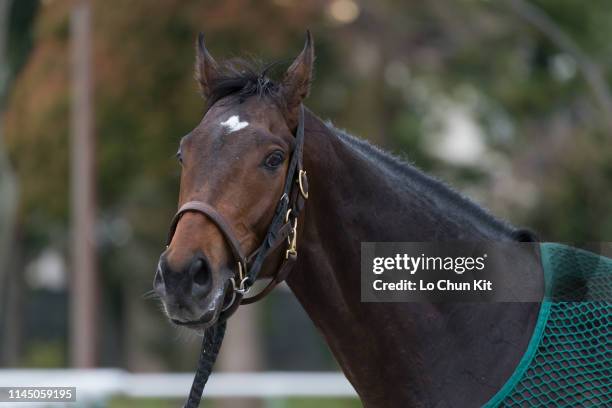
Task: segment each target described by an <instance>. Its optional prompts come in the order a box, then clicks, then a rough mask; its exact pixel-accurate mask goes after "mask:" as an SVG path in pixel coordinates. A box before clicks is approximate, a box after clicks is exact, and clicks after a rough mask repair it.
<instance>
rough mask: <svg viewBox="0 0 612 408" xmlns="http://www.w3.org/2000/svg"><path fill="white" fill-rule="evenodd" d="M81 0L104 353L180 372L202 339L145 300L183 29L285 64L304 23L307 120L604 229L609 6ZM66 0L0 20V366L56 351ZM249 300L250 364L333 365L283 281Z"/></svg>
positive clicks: (187, 97) (610, 221) (544, 222)
mask: <svg viewBox="0 0 612 408" xmlns="http://www.w3.org/2000/svg"><path fill="white" fill-rule="evenodd" d="M93 5H94V8H93V30H94V45H93V59H94V67H95V68H94V77H95V133H96V137H97V147H96V157H97V163H96V167H97V172H98V183H97V190H98V191H97V193H98V208H99V209H98V222H97V225H98V228H97V237H98V252H99V259H100V265H99V270H100V276H101V279H102V288H101V291H102V293H103V298H102V308H103V314H102V316H101V324H102V327H103V330H102V332H103V339H102V341H101V357H100V363H101V365H109V366H119V367H126V368H129V369H132V370H140V371H142V370H191V369H192V368H193V366H194V358H195V356H196V355H197V347H198V344H197V341H189V340H185V339H183V338H179V339H177V338H176V335H175V334H173V333H174V330H172V329H170V328H169V326H168V324H167V323H165V321H164V318H163V316H162V313H160V312H159V310H158V306H157V304H156V303H155V302H153V301H148V300H144V299H143V298H142V294H143V293H144V292H146V291H147V290H148V289H149V288H150V287H151V281H152V278H153V272H154V268H155V265H156V262H157V257H158V255H159V253H160V251H161V249H162V245H163V240H164V237H165V234H166V229H167V227H168V223H169V221H170V218H171V215H172V214H173V212H174V210H175V208H176V200H177V192H178V175H179V167H178V166H177V164H176V163H175V159H174V153H175V151H176V149H177V143H178V141H179V139H180V137H181V136H183V135H184V134H186V133H187V132H189V131H190V130H191V129H192V128H193V127H194V126H195V125H196V124H197V123H198V122H199V120H200V118H201V114H202V110H203V102H202V100H201V99H200V96H199V95H198V93H197V88H196V84H195V81H194V80H193V75H192V67H193V60H194V46H193V44H194V40H195V37H196V34H197V32H198V31H203V32H205V33H206V36H207V43H208V46H209V49H210V50H211V52H212V54H213V55H214V56H215V57H216V58H218V59H219V58H225V57H232V56H244V55H255V56H256V57H257V58H261V59H262V60H263V61H276V60H280V61H290V60H291V59H292V58H293V57H294V56H295V55H297V53H298V52H299V50H300V49H301V46H302V41H303V35H304V31H305V29H306V28H310V29H311V30H312V31H313V33H314V36H315V43H316V53H317V62H316V80H315V83H314V85H313V89H312V93H311V97H310V98H309V100H308V101H307V104H308V105H309V107H310V108H311V109H312V110H313V111H315V112H317V113H318V114H319V116H321V117H322V118H324V119H328V118H329V119H331V120H333V122H334V124H335V125H336V126H338V127H341V128H345V129H347V130H348V131H349V132H351V133H353V134H355V135H357V136H360V137H364V138H367V139H369V140H371V141H373V142H374V143H376V144H379V145H382V146H384V147H385V148H387V149H389V150H391V151H393V152H395V153H398V154H400V155H401V156H403V157H405V158H406V159H407V160H409V161H411V162H413V163H414V164H416V165H417V166H418V167H420V168H422V169H424V170H426V171H428V172H431V173H433V174H434V175H436V176H438V177H440V178H442V179H445V180H448V181H449V182H450V183H451V184H453V185H455V186H456V187H457V188H458V189H459V190H461V191H463V192H465V193H466V194H467V195H469V196H471V197H473V198H474V199H475V200H476V201H478V202H480V203H481V204H483V205H484V206H487V207H489V208H491V209H492V211H493V212H494V213H495V214H497V215H499V216H501V217H504V218H506V219H508V220H509V221H511V222H512V223H513V224H515V225H525V226H529V227H531V228H532V229H534V230H535V231H537V232H538V234H539V235H540V237H541V238H542V239H544V240H554V241H569V242H576V241H606V240H610V237H611V236H612V211H610V209H611V205H610V203H612V188H611V186H612V148H611V147H612V143H611V141H612V104H611V102H610V101H611V98H610V83H611V82H610V81H611V80H612V47H611V46H610V44H611V42H610V38H612V3H611V2H609V1H606V0H591V1H589V2H588V3H585V2H580V1H575V0H574V1H572V0H538V1H530V2H527V1H524V0H504V1H484V0H456V1H448V0H429V1H426V2H423V1H398V0H380V1H376V2H374V1H369V2H366V1H355V0H313V1H307V2H304V1H297V0H274V1H254V0H225V1H195V0H185V1H178V0H164V1H154V2H153V1H144V0H132V1H129V2H126V1H100V0H97V1H94V2H93ZM71 7H72V2H71V1H69V0H45V1H40V2H37V1H35V0H28V1H15V2H14V3H13V6H12V8H13V10H12V12H11V15H10V21H9V33H10V37H9V47H8V55H9V59H10V62H11V63H10V66H11V72H12V74H11V76H12V85H11V86H10V93H9V94H8V96H7V98H8V99H7V101H6V103H5V104H4V105H3V106H4V113H3V122H4V127H3V129H4V132H3V134H2V135H1V136H2V137H3V141H4V144H5V145H6V147H7V149H8V153H9V158H10V163H11V165H12V167H13V171H14V173H15V175H16V180H17V181H18V186H19V191H20V199H19V205H18V216H17V221H16V227H15V228H12V230H11V234H12V236H13V237H14V238H13V239H12V242H13V246H12V247H11V249H10V253H11V254H12V257H11V267H10V268H9V269H7V270H8V271H9V275H10V276H11V279H14V280H15V281H16V282H21V284H20V285H17V286H18V287H19V288H20V290H21V291H22V293H23V294H24V295H23V296H22V300H21V310H23V311H24V316H25V317H26V318H24V319H21V321H20V324H19V325H18V327H13V328H12V329H11V330H12V331H11V332H10V333H8V332H6V331H5V332H4V333H3V336H2V340H3V343H2V344H4V347H5V349H6V347H8V345H10V347H12V349H11V350H10V351H9V352H8V354H10V356H11V358H10V359H9V360H7V359H5V360H4V362H3V363H4V364H10V365H17V366H66V365H67V364H68V360H67V358H68V357H67V356H68V353H67V347H68V344H67V327H66V325H67V323H66V315H67V296H66V290H67V289H66V286H67V284H66V281H67V280H68V279H69V274H68V275H66V273H65V272H66V271H69V265H67V263H68V262H67V261H66V260H67V259H69V258H68V252H69V247H68V246H69V242H70V240H69V225H68V224H69V211H70V208H69V201H68V198H69V173H68V172H69V168H68V166H69V143H68V142H69V107H70V104H69V96H70V91H69V55H68V40H69V15H70V8H71ZM0 276H1V275H0ZM25 299H27V301H26V300H25ZM262 307H263V311H262V313H261V314H260V318H261V322H262V325H263V334H262V336H263V340H262V347H264V355H265V358H264V359H263V361H264V366H263V367H262V368H263V369H292V368H294V369H333V368H334V363H333V361H332V359H331V357H330V355H329V353H328V352H327V351H326V350H325V347H324V346H323V344H322V342H321V339H320V338H319V337H318V335H317V334H316V333H315V332H314V329H313V328H312V327H311V325H310V323H308V322H307V318H306V317H305V316H304V314H303V312H302V311H301V310H300V308H299V306H298V305H297V304H296V302H295V301H294V300H293V299H292V297H291V295H290V294H289V293H286V292H282V291H280V292H279V293H275V294H274V296H273V297H272V298H271V299H270V300H269V301H266V303H265V304H264V305H263V306H262ZM0 310H1V309H0ZM1 321H4V324H5V327H6V316H4V319H3V316H0V323H1ZM9 337H10V338H11V339H13V341H8V340H7V338H9ZM179 337H181V336H180V335H179ZM16 338H18V339H21V340H22V341H17V342H16V341H14V339H16ZM287 344H290V345H291V347H288V346H287ZM296 347H297V348H299V349H300V350H304V352H303V353H293V352H292V350H295V348H296ZM6 354H7V352H5V355H6ZM295 354H300V355H299V356H296V355H295Z"/></svg>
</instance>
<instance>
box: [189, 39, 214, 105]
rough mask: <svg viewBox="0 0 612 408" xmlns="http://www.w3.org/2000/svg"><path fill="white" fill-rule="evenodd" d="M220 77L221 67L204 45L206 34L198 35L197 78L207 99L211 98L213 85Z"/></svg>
mask: <svg viewBox="0 0 612 408" xmlns="http://www.w3.org/2000/svg"><path fill="white" fill-rule="evenodd" d="M218 77H219V65H218V64H217V61H215V59H214V58H213V57H212V55H210V53H209V52H208V50H207V49H206V45H205V44H204V34H202V33H200V34H198V39H197V41H196V64H195V78H196V81H198V84H199V85H200V90H201V91H202V95H203V96H204V97H205V98H208V97H209V96H210V92H211V89H212V84H214V82H215V80H216V79H217V78H218Z"/></svg>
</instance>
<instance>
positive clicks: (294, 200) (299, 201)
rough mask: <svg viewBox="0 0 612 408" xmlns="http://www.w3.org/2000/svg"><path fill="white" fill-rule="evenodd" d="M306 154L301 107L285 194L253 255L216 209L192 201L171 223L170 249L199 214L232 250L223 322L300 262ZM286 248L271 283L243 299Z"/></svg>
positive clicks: (279, 281)
mask: <svg viewBox="0 0 612 408" xmlns="http://www.w3.org/2000/svg"><path fill="white" fill-rule="evenodd" d="M303 151H304V107H303V106H300V116H299V120H298V126H297V130H296V135H295V147H294V149H293V153H292V155H291V160H290V162H289V167H288V169H287V178H286V179H285V185H284V189H283V194H282V195H281V198H280V200H279V202H278V204H277V206H276V210H275V212H274V216H273V217H272V222H271V223H270V226H269V227H268V231H267V233H266V235H265V237H264V239H263V241H262V243H261V244H260V246H259V247H258V248H257V249H256V250H255V251H253V252H252V253H251V254H250V255H248V256H246V255H245V254H244V252H243V251H242V249H241V248H240V243H239V241H238V240H237V239H236V235H235V234H234V232H233V231H232V228H231V226H230V224H229V223H228V222H227V221H226V220H225V218H224V217H223V215H221V214H220V213H219V212H218V211H217V210H216V209H214V208H213V207H212V206H210V205H209V204H207V203H204V202H201V201H189V202H187V203H185V204H183V205H182V206H181V208H179V210H178V212H177V213H176V215H175V216H174V218H173V220H172V224H171V226H170V231H169V233H168V239H167V241H166V245H167V246H168V245H170V242H171V241H172V237H173V236H174V233H175V232H176V228H177V226H178V223H179V221H180V220H181V218H182V216H183V215H184V214H185V213H187V212H196V213H200V214H202V215H204V216H206V217H207V218H208V219H210V220H211V221H212V222H213V223H214V224H215V225H216V226H217V228H218V229H219V231H220V232H221V234H223V237H224V238H225V241H226V242H227V244H228V245H229V247H230V250H231V252H232V255H233V257H234V260H235V261H236V271H235V274H234V277H233V278H232V279H231V282H232V290H233V292H234V293H233V300H232V302H231V304H230V305H228V306H227V307H226V308H225V309H224V310H223V311H222V313H221V316H220V319H221V320H223V319H227V318H228V317H229V316H231V315H232V314H233V313H234V312H235V311H236V309H237V308H238V306H239V305H240V304H250V303H254V302H256V301H258V300H260V299H262V298H263V297H265V296H266V295H267V294H268V293H270V292H271V291H272V289H274V287H275V286H276V285H278V284H279V283H281V282H282V281H284V280H285V279H286V278H287V276H288V275H289V273H290V272H291V270H292V269H293V266H294V264H295V261H296V260H297V223H298V216H299V214H300V213H301V211H302V209H303V208H304V205H305V203H306V199H308V178H307V175H306V171H305V170H304V168H303ZM283 244H286V245H287V249H286V251H285V256H284V259H283V260H282V261H281V264H280V266H279V267H278V269H277V271H276V273H275V274H274V276H273V278H272V281H271V282H270V283H269V284H268V285H267V286H266V287H265V288H264V289H263V290H262V291H261V292H260V293H258V294H257V295H255V296H252V297H249V298H244V295H246V293H247V292H248V291H249V289H250V288H251V286H252V285H253V283H255V281H256V280H257V277H258V276H259V272H260V271H261V269H262V266H263V264H264V262H265V260H266V259H267V258H268V256H269V255H270V254H271V253H273V252H275V251H276V250H277V249H278V248H279V247H280V246H281V245H283Z"/></svg>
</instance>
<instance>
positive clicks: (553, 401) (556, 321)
mask: <svg viewBox="0 0 612 408" xmlns="http://www.w3.org/2000/svg"><path fill="white" fill-rule="evenodd" d="M540 248H541V254H542V264H543V267H544V275H545V279H546V298H545V300H544V301H543V302H542V306H541V309H540V315H539V317H538V322H537V324H536V328H535V330H534V333H533V336H532V338H531V341H530V343H529V346H528V348H527V351H526V352H525V355H524V356H523V358H522V359H521V361H520V363H519V365H518V366H517V368H516V370H515V372H514V374H512V376H511V377H510V379H509V380H508V381H507V382H506V384H505V385H504V387H503V388H502V389H501V390H500V391H499V392H498V393H497V394H496V395H495V396H494V397H493V398H492V399H491V400H490V401H489V402H488V403H487V404H486V405H485V407H486V408H493V407H521V408H522V407H612V259H610V258H606V257H602V256H599V255H596V254H594V253H591V252H587V251H583V250H581V249H576V248H572V247H569V246H565V245H561V244H553V243H546V244H541V246H540Z"/></svg>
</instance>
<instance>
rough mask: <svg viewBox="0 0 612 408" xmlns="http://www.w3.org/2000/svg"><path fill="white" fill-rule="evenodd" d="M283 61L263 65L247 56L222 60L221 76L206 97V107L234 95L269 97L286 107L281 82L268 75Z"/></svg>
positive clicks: (219, 66)
mask: <svg viewBox="0 0 612 408" xmlns="http://www.w3.org/2000/svg"><path fill="white" fill-rule="evenodd" d="M281 62H282V61H276V62H272V63H270V64H266V65H263V64H262V63H261V62H258V61H255V60H252V59H245V58H232V59H228V60H225V61H222V62H220V63H219V65H218V70H219V71H218V72H219V77H218V78H216V79H215V81H214V83H213V85H212V87H211V89H210V93H209V95H207V97H206V99H207V108H206V109H207V110H208V109H210V107H211V106H213V105H214V104H215V103H217V102H218V101H219V100H220V99H223V98H225V97H227V96H232V95H235V96H237V97H239V98H243V99H246V98H248V97H250V96H258V97H260V98H263V97H269V98H270V99H271V100H272V101H274V102H275V103H276V104H277V105H278V106H279V107H284V105H285V100H284V98H283V95H282V92H280V84H279V83H278V82H277V81H275V80H273V79H271V78H270V76H269V75H268V74H269V73H270V71H271V70H272V69H273V68H275V67H276V66H277V65H279V64H280V63H281Z"/></svg>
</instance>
